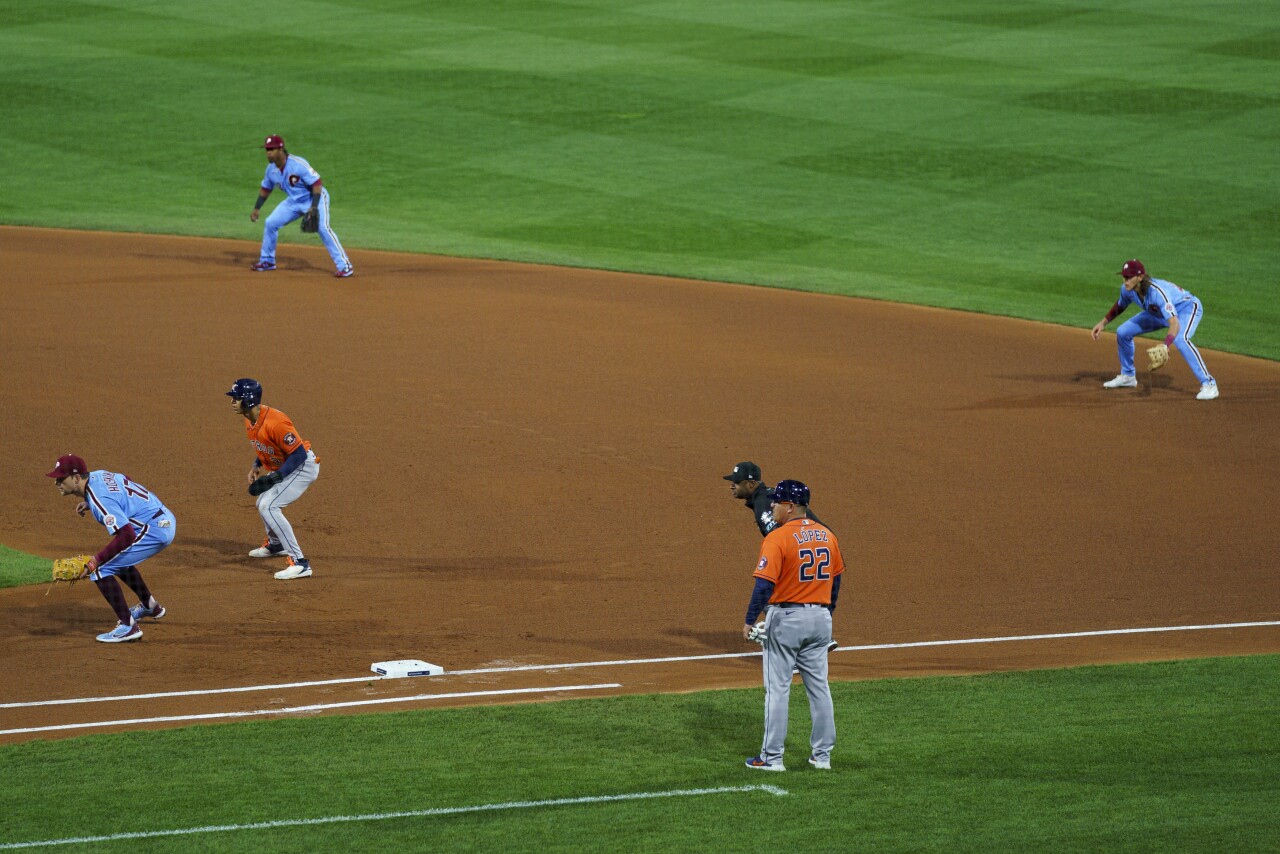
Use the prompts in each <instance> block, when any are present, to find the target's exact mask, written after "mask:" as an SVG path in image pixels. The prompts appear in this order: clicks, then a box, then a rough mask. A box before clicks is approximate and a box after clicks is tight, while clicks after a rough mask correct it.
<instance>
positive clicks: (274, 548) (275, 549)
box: [249, 540, 284, 557]
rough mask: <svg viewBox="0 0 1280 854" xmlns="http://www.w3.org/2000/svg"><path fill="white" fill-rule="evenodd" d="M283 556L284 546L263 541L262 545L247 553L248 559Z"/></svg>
mask: <svg viewBox="0 0 1280 854" xmlns="http://www.w3.org/2000/svg"><path fill="white" fill-rule="evenodd" d="M282 554H284V546H283V545H281V544H280V543H272V542H271V541H270V540H263V541H262V545H260V546H258V547H257V548H256V549H253V550H252V551H250V552H249V557H278V556H280V555H282Z"/></svg>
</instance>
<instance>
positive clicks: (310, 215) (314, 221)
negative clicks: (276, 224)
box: [302, 208, 320, 234]
mask: <svg viewBox="0 0 1280 854" xmlns="http://www.w3.org/2000/svg"><path fill="white" fill-rule="evenodd" d="M302 230H303V231H305V232H307V233H308V234H315V233H316V232H317V231H319V230H320V211H318V210H316V209H315V208H312V209H311V210H309V211H307V212H306V213H304V214H303V215H302Z"/></svg>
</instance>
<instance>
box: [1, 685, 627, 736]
mask: <svg viewBox="0 0 1280 854" xmlns="http://www.w3.org/2000/svg"><path fill="white" fill-rule="evenodd" d="M621 687H622V685H621V683H618V682H603V683H600V684H598V685H553V686H550V687H546V688H506V689H502V690H493V691H462V692H456V693H452V694H418V695H417V696H414V697H383V698H380V699H377V700H349V701H346V702H342V703H318V704H315V705H311V706H291V707H289V708H287V709H254V710H253V711H248V712H207V713H204V714H195V715H168V716H165V717H158V718H130V719H127V720H113V721H88V722H86V723H78V724H57V725H54V726H33V727H22V728H20V729H0V735H20V734H23V733H31V732H53V731H55V730H65V729H93V728H96V727H108V726H132V725H134V724H158V723H173V722H175V721H207V720H215V719H217V718H251V717H257V716H261V715H287V714H294V713H298V712H320V711H325V710H327V709H347V708H351V707H352V706H377V705H382V704H384V703H413V702H417V701H419V700H456V699H458V698H460V697H498V696H505V695H510V694H540V693H546V692H551V691H595V690H600V689H602V688H621Z"/></svg>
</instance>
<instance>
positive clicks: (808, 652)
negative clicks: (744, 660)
mask: <svg viewBox="0 0 1280 854" xmlns="http://www.w3.org/2000/svg"><path fill="white" fill-rule="evenodd" d="M765 626H766V631H767V633H768V639H767V640H766V641H765V644H764V742H763V743H762V744H761V746H760V757H761V758H762V759H764V761H765V762H770V763H775V762H782V753H783V750H784V748H785V743H786V740H787V715H788V711H789V703H790V701H791V677H792V670H793V669H794V668H799V670H800V677H801V679H803V680H804V690H805V693H806V694H808V695H809V717H810V719H811V720H812V724H813V730H812V733H811V735H810V737H809V745H810V747H811V750H812V755H813V756H814V757H816V758H818V759H820V760H830V758H831V750H832V748H834V747H835V745H836V718H835V708H834V706H833V705H832V702H831V686H830V685H828V684H827V644H829V643H831V612H830V611H828V610H827V609H826V608H825V607H824V606H822V605H812V606H804V607H799V608H779V607H776V606H773V605H770V606H769V611H768V613H767V614H766V615H765Z"/></svg>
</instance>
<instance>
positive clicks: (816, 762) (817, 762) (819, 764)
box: [809, 756, 831, 771]
mask: <svg viewBox="0 0 1280 854" xmlns="http://www.w3.org/2000/svg"><path fill="white" fill-rule="evenodd" d="M809 764H810V765H812V766H813V767H814V768H817V769H818V770H819V771H830V770H831V760H830V759H819V758H818V757H816V756H810V757H809Z"/></svg>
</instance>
